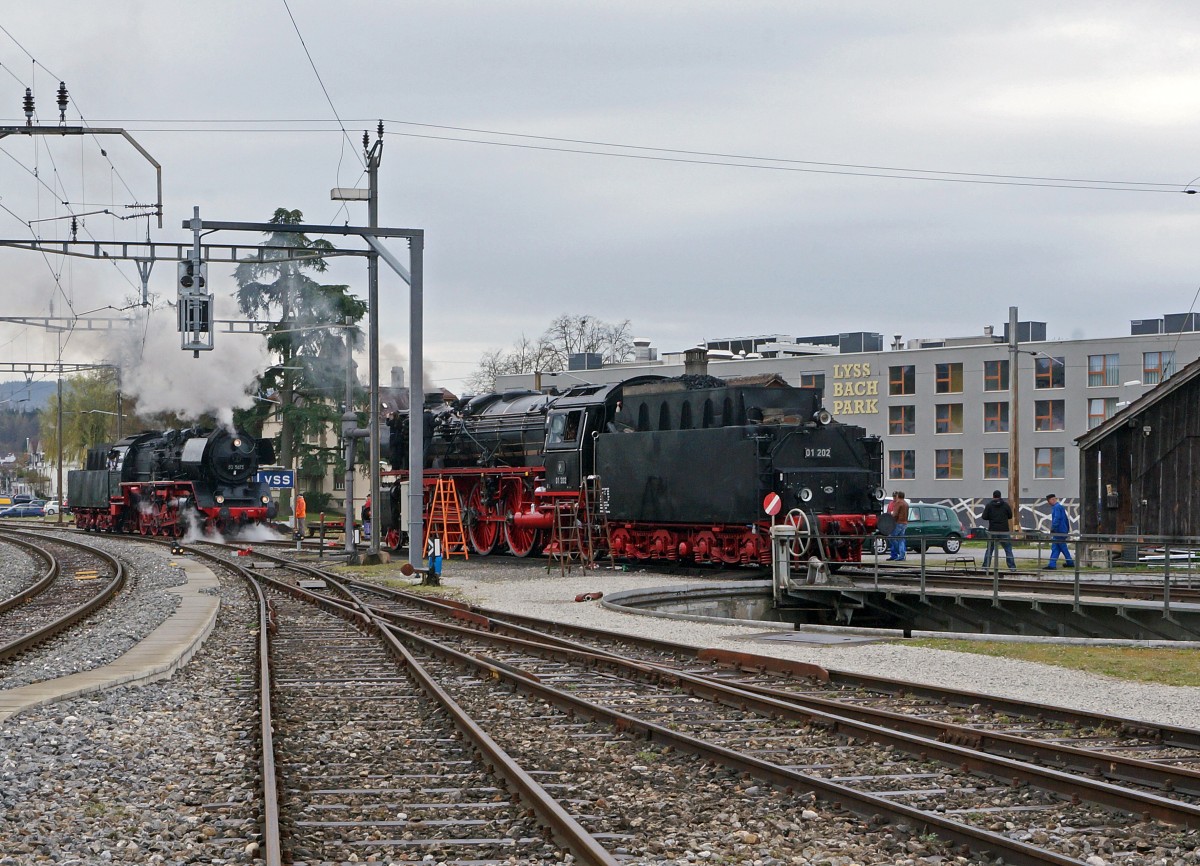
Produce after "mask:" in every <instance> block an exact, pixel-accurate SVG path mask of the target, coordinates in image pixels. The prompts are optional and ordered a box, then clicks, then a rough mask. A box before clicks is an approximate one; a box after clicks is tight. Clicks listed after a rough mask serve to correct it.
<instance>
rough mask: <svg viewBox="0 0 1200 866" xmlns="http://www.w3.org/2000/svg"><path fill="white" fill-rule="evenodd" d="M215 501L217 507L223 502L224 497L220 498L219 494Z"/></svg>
mask: <svg viewBox="0 0 1200 866" xmlns="http://www.w3.org/2000/svg"><path fill="white" fill-rule="evenodd" d="M216 500H217V505H220V504H221V503H222V502H224V501H225V497H224V496H222V495H221V494H220V493H218V494H217V496H216Z"/></svg>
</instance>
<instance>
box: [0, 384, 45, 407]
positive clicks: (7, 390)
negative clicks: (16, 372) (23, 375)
mask: <svg viewBox="0 0 1200 866" xmlns="http://www.w3.org/2000/svg"><path fill="white" fill-rule="evenodd" d="M57 388H58V385H57V384H56V383H55V382H29V383H27V382H25V381H24V380H23V379H22V380H14V381H11V382H0V401H5V400H7V401H8V402H0V410H3V409H17V410H21V411H25V412H29V411H37V410H39V409H45V408H46V405H47V404H48V403H49V402H50V398H51V397H52V396H53V395H54V392H55V391H56V390H57Z"/></svg>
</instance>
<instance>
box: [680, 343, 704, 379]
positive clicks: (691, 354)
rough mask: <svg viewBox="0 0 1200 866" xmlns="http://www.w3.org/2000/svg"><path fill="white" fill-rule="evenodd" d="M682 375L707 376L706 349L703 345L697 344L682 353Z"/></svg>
mask: <svg viewBox="0 0 1200 866" xmlns="http://www.w3.org/2000/svg"><path fill="white" fill-rule="evenodd" d="M683 375H685V376H707V375H708V349H706V348H704V347H703V346H697V347H696V348H694V349H687V350H686V351H684V353H683Z"/></svg>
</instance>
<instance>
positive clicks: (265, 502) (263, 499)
mask: <svg viewBox="0 0 1200 866" xmlns="http://www.w3.org/2000/svg"><path fill="white" fill-rule="evenodd" d="M270 501H271V497H270V496H264V497H263V498H262V504H263V505H266V504H267V503H268V502H270Z"/></svg>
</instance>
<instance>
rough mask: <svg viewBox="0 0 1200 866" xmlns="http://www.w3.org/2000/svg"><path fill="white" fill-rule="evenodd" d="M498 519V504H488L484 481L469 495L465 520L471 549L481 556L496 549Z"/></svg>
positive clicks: (498, 530) (498, 534) (473, 488)
mask: <svg viewBox="0 0 1200 866" xmlns="http://www.w3.org/2000/svg"><path fill="white" fill-rule="evenodd" d="M498 518H499V514H498V513H497V511H496V503H492V504H491V505H489V504H488V501H487V488H486V486H485V485H484V483H483V482H482V481H478V482H476V483H475V486H474V487H472V488H471V492H470V493H469V494H467V503H466V508H465V509H463V520H464V522H465V523H466V524H467V537H468V538H470V539H471V549H472V550H473V551H475V552H476V553H478V554H479V555H480V556H487V555H488V554H489V553H491V552H492V550H493V549H494V548H495V547H496V539H497V538H499V537H500V523H499V522H498Z"/></svg>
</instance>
